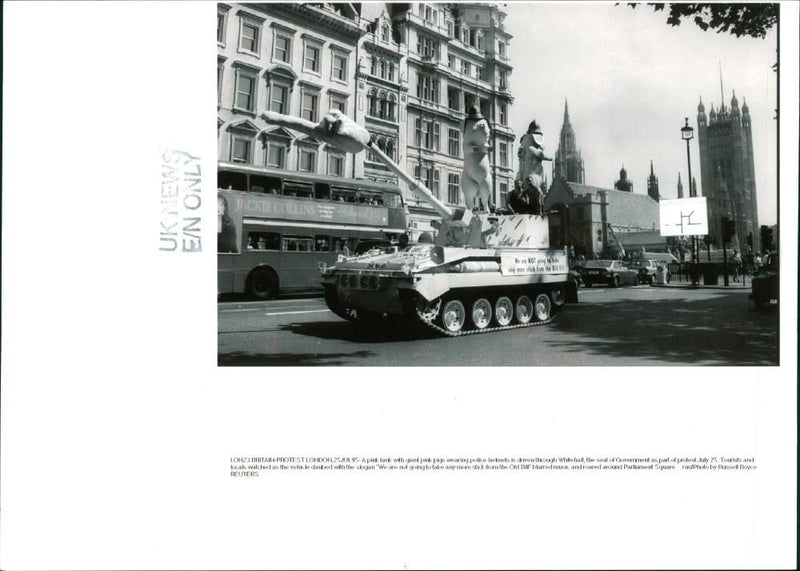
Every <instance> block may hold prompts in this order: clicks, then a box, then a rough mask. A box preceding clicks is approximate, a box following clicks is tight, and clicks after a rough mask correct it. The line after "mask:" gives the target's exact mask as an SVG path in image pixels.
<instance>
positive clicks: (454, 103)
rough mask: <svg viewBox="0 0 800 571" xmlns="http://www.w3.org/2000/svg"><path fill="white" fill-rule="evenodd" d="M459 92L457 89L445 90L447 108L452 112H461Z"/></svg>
mask: <svg viewBox="0 0 800 571" xmlns="http://www.w3.org/2000/svg"><path fill="white" fill-rule="evenodd" d="M460 104H461V91H459V90H458V89H455V88H452V87H448V88H447V107H448V109H452V110H453V111H461V105H460Z"/></svg>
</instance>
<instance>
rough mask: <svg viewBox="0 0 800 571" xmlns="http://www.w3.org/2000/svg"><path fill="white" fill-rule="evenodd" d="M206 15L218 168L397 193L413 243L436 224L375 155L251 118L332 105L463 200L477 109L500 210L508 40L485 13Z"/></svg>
mask: <svg viewBox="0 0 800 571" xmlns="http://www.w3.org/2000/svg"><path fill="white" fill-rule="evenodd" d="M217 6H218V9H217V12H218V15H217V80H218V99H217V106H218V113H217V132H218V157H219V160H221V161H232V162H242V163H250V164H255V165H259V166H268V167H273V168H281V169H286V170H299V171H306V172H315V173H319V174H330V175H334V176H344V177H353V178H368V179H372V180H378V181H383V182H389V183H395V184H398V185H399V187H400V188H401V190H403V191H404V194H405V199H406V204H407V205H408V210H409V230H410V234H411V238H412V240H415V239H416V238H417V237H418V236H419V235H420V234H421V233H422V232H424V231H430V230H431V226H430V222H431V220H434V219H436V218H438V216H437V215H436V213H435V212H434V211H433V210H432V209H431V208H430V207H429V206H428V205H427V203H426V202H424V201H420V200H418V198H417V197H416V196H415V195H413V194H412V193H411V192H410V191H409V190H408V189H407V188H406V185H405V184H404V183H403V182H402V181H399V180H398V179H397V177H396V176H395V175H394V174H392V173H391V172H390V171H388V170H387V169H386V168H385V167H384V165H383V164H382V163H380V162H379V161H378V160H377V159H376V158H375V157H373V156H371V155H370V154H368V153H358V154H356V155H353V154H349V153H342V152H340V151H339V150H338V149H335V148H333V147H329V146H327V145H324V144H322V143H320V142H319V141H316V140H314V139H313V138H309V137H307V136H305V135H301V134H298V133H295V132H292V131H291V130H290V129H284V128H276V127H275V126H272V125H269V124H267V123H266V122H264V121H263V120H262V119H261V118H260V115H261V113H263V112H264V111H267V110H272V111H276V112H279V113H283V114H287V115H295V116H300V117H303V118H306V119H309V120H311V121H314V122H316V121H319V120H320V118H321V117H323V116H324V114H325V113H327V112H328V111H329V110H330V109H334V108H336V109H340V110H342V111H343V112H344V113H345V114H346V115H348V116H349V117H350V118H352V119H353V120H355V121H356V122H357V123H358V124H360V125H363V126H365V127H366V128H367V130H368V131H369V132H370V134H371V135H372V136H373V140H374V141H375V143H376V144H377V145H378V146H379V147H380V148H381V149H382V150H383V151H384V152H385V153H386V154H387V155H389V156H390V157H391V158H392V159H393V160H395V162H397V163H398V164H399V165H400V167H401V168H403V169H404V170H405V171H406V172H407V173H409V174H410V175H412V176H414V177H416V178H418V179H420V180H421V181H422V182H423V183H424V184H425V185H426V186H427V187H428V188H429V189H430V190H431V191H432V192H433V193H434V194H435V195H436V196H437V197H439V199H440V200H442V201H443V202H445V203H449V204H463V201H464V198H463V195H462V194H461V191H460V186H461V185H460V178H461V170H462V167H463V156H462V155H463V151H462V148H461V137H462V129H463V124H464V118H465V117H466V114H467V111H468V110H469V108H470V107H471V106H472V105H475V106H477V107H478V108H479V109H480V110H481V112H482V114H483V115H484V117H486V118H487V119H488V120H489V121H490V124H491V127H492V137H493V141H491V147H492V149H493V152H491V153H490V156H489V160H490V163H491V165H492V177H493V182H494V185H493V195H492V197H491V200H490V201H491V202H492V203H494V204H497V205H498V206H505V204H506V201H507V196H508V193H509V191H510V190H511V188H512V184H513V179H514V174H515V173H514V167H515V165H514V160H513V158H514V156H515V148H514V138H515V137H514V133H513V131H512V129H511V127H510V124H509V118H510V109H511V105H512V104H513V101H514V99H513V97H512V95H511V88H510V81H509V80H510V75H511V72H512V66H511V60H510V42H511V39H512V38H511V35H510V34H508V33H507V32H506V31H505V26H504V19H505V13H504V12H503V11H502V10H500V9H499V8H498V7H497V6H496V5H493V4H484V3H472V4H470V3H452V4H450V3H442V4H431V3H421V2H419V3H416V2H415V3H403V4H399V3H388V2H387V3H363V4H358V3H356V4H343V3H337V4H329V3H305V4H293V3H285V4H284V3H274V4H273V3H254V4H234V3H231V4H225V3H220V4H218V5H217Z"/></svg>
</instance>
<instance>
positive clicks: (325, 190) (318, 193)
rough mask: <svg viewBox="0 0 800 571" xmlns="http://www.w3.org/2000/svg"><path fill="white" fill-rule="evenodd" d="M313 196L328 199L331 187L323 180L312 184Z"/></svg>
mask: <svg viewBox="0 0 800 571" xmlns="http://www.w3.org/2000/svg"><path fill="white" fill-rule="evenodd" d="M314 198H316V199H317V200H330V199H331V187H330V185H327V184H325V183H323V182H318V183H317V184H315V185H314Z"/></svg>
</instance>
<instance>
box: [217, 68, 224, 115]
mask: <svg viewBox="0 0 800 571" xmlns="http://www.w3.org/2000/svg"><path fill="white" fill-rule="evenodd" d="M224 69H225V64H224V63H222V62H221V61H219V62H217V105H219V104H220V103H221V102H222V75H223V71H224Z"/></svg>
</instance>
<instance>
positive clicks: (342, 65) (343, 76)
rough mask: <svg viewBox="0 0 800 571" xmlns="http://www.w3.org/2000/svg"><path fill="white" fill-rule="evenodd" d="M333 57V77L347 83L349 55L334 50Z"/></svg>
mask: <svg viewBox="0 0 800 571" xmlns="http://www.w3.org/2000/svg"><path fill="white" fill-rule="evenodd" d="M332 55H333V57H332V58H331V60H332V63H331V67H332V69H331V79H335V80H336V81H341V82H342V83H347V55H346V54H342V53H337V52H333V54H332Z"/></svg>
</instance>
